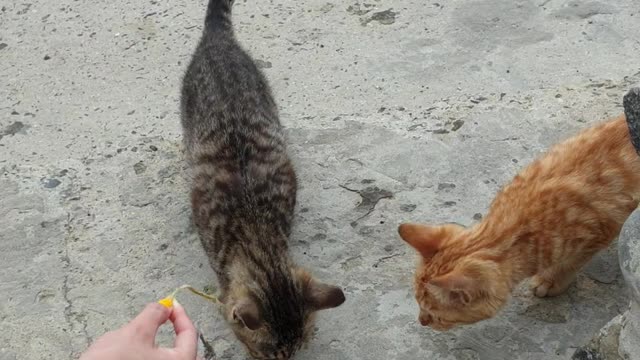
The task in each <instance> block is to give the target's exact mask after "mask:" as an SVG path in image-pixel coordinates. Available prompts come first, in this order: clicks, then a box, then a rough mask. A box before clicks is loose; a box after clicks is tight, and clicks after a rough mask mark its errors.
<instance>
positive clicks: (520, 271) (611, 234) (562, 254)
mask: <svg viewBox="0 0 640 360" xmlns="http://www.w3.org/2000/svg"><path fill="white" fill-rule="evenodd" d="M639 200H640V157H639V156H638V154H637V153H636V151H635V149H634V148H633V146H632V144H631V141H630V137H629V132H628V128H627V123H626V121H625V117H624V116H621V117H618V118H616V119H613V120H611V121H609V122H606V123H604V124H601V125H597V126H594V127H592V128H589V129H587V130H585V131H583V132H581V133H579V134H578V135H576V136H574V137H572V138H570V139H568V140H566V141H564V142H562V143H560V144H558V145H556V146H555V147H553V148H552V149H551V150H550V151H549V152H548V153H547V154H545V155H544V156H542V157H541V158H539V159H538V160H536V161H534V162H533V163H532V164H531V165H529V166H528V167H527V168H525V169H524V170H523V171H522V172H521V173H520V174H519V175H517V176H516V177H515V178H514V179H513V181H512V182H511V183H510V184H509V185H507V186H505V187H504V188H503V189H502V191H500V193H498V195H497V196H496V198H495V200H494V201H493V203H492V204H491V207H490V209H489V213H488V214H487V216H486V217H485V218H484V219H483V220H482V222H480V223H478V224H476V225H474V226H471V227H469V228H463V227H460V226H455V225H443V226H423V225H416V224H402V225H400V227H399V229H398V231H399V233H400V236H401V237H402V238H403V239H404V240H405V241H406V242H407V243H408V244H409V245H411V246H412V247H413V248H415V249H416V250H417V251H418V252H419V253H420V254H421V262H420V264H419V265H418V268H417V271H416V274H415V291H416V299H417V301H418V304H419V305H420V316H419V320H420V323H421V324H422V325H425V326H431V327H432V328H434V329H436V330H447V329H449V328H451V327H453V326H456V325H460V324H471V323H474V322H477V321H480V320H483V319H487V318H490V317H493V316H494V315H495V314H496V313H497V312H498V311H499V310H500V309H501V308H502V307H503V306H504V305H505V303H506V302H507V300H508V298H509V294H510V293H511V291H512V289H513V288H514V287H515V286H516V285H517V284H518V283H520V282H521V281H523V280H524V279H526V278H529V277H533V278H532V282H531V283H532V289H533V292H534V294H535V295H536V296H540V297H544V296H554V295H558V294H560V293H562V292H563V291H564V290H565V289H566V288H567V287H568V286H569V285H570V284H571V282H572V281H573V279H574V278H575V275H576V272H577V271H578V270H579V269H580V268H581V267H582V266H583V265H584V264H586V263H587V262H588V261H589V259H591V258H592V257H593V255H594V254H596V253H597V252H598V251H600V250H602V249H603V248H605V247H607V246H608V245H609V244H610V243H611V242H612V241H613V240H614V238H615V237H616V236H617V235H618V233H619V232H620V229H621V227H622V224H623V222H624V221H625V220H626V218H627V217H628V216H629V214H630V213H631V212H632V211H633V210H634V209H635V208H636V207H637V205H638V201H639Z"/></svg>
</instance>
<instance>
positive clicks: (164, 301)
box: [158, 285, 222, 308]
mask: <svg viewBox="0 0 640 360" xmlns="http://www.w3.org/2000/svg"><path fill="white" fill-rule="evenodd" d="M182 289H186V290H189V291H191V292H192V293H194V294H196V295H198V296H200V297H202V298H204V299H207V300H208V301H210V302H212V303H214V304H222V303H221V302H220V300H218V298H217V297H216V296H214V295H209V294H205V293H204V292H202V291H199V290H196V289H195V288H194V287H192V286H190V285H182V286H180V287H179V288H177V289H175V290H174V291H173V292H172V293H171V295H169V296H167V297H166V298H164V299H162V300H160V301H158V303H159V304H161V305H164V306H165V307H167V308H171V307H173V301H174V299H175V298H176V294H177V293H178V292H179V291H180V290H182Z"/></svg>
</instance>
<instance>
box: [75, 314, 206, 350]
mask: <svg viewBox="0 0 640 360" xmlns="http://www.w3.org/2000/svg"><path fill="white" fill-rule="evenodd" d="M167 320H171V322H172V323H173V328H174V329H175V332H176V339H175V341H174V344H173V348H161V347H158V346H156V344H155V340H156V334H157V332H158V329H159V328H160V326H161V325H162V324H164V323H165V322H166V321H167ZM197 345H198V333H197V331H196V328H195V327H194V326H193V323H192V322H191V320H190V319H189V317H188V316H187V313H186V312H185V310H184V308H183V307H182V306H181V305H180V304H178V303H177V302H174V305H173V307H172V308H170V309H169V308H166V307H164V306H162V305H160V304H158V303H153V304H149V305H147V306H146V307H145V308H144V310H142V312H141V313H140V314H139V315H138V316H137V317H136V318H135V319H133V320H131V322H130V323H128V324H127V325H125V326H123V327H122V328H120V329H118V330H115V331H111V332H108V333H106V334H104V335H103V336H102V337H100V338H98V340H96V341H95V342H94V343H93V344H92V345H91V346H90V347H89V349H88V350H87V351H86V352H85V353H84V354H83V355H82V356H81V357H80V360H195V359H196V352H197Z"/></svg>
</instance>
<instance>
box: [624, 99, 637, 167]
mask: <svg viewBox="0 0 640 360" xmlns="http://www.w3.org/2000/svg"><path fill="white" fill-rule="evenodd" d="M622 103H623V105H624V115H625V117H626V118H627V126H628V127H629V136H630V137H631V143H632V144H633V147H634V148H636V152H637V153H638V154H639V155H640V87H637V88H633V89H631V90H630V91H629V92H628V93H627V95H625V96H624V100H623V102H622Z"/></svg>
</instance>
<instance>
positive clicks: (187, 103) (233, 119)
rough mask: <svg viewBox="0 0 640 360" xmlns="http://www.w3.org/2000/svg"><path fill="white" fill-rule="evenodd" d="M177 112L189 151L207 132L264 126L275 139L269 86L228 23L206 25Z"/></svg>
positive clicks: (275, 121) (275, 115)
mask: <svg viewBox="0 0 640 360" xmlns="http://www.w3.org/2000/svg"><path fill="white" fill-rule="evenodd" d="M181 110H182V117H181V118H182V127H183V132H184V135H185V140H186V142H187V151H188V152H191V150H192V147H193V146H190V145H195V146H197V145H198V143H201V142H203V141H204V140H205V139H206V138H207V136H208V135H210V133H211V132H217V133H220V134H229V133H235V135H234V136H241V137H242V136H244V135H246V134H249V133H251V132H255V131H259V130H262V129H265V128H266V129H269V130H268V131H266V132H265V134H266V135H276V136H277V137H279V134H278V130H279V126H280V124H279V120H278V111H277V107H276V104H275V101H274V99H273V96H272V94H271V89H270V87H269V84H268V82H267V80H266V78H265V76H264V75H263V74H262V72H261V71H260V69H259V68H258V67H257V65H256V64H255V62H254V60H253V59H252V58H251V56H250V55H249V54H248V53H247V52H246V51H245V50H244V49H243V48H242V47H241V46H240V44H239V43H238V42H237V40H236V39H235V36H234V34H233V30H232V28H231V25H229V26H228V27H211V26H205V28H204V30H203V33H202V37H201V39H200V42H199V44H198V46H197V48H196V50H195V52H194V54H193V56H192V58H191V61H190V63H189V65H188V67H187V70H186V72H185V75H184V77H183V81H182V92H181ZM274 132H275V134H274ZM223 140H224V139H217V141H223Z"/></svg>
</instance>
